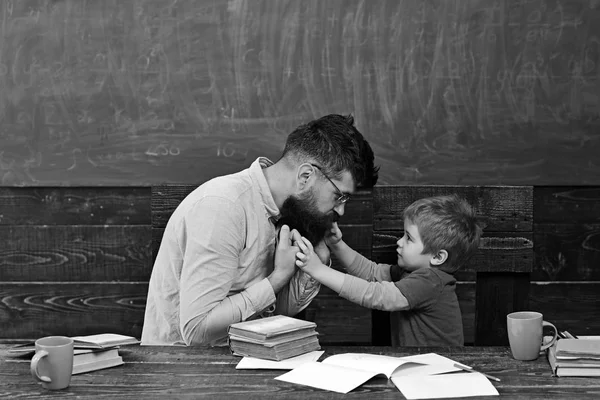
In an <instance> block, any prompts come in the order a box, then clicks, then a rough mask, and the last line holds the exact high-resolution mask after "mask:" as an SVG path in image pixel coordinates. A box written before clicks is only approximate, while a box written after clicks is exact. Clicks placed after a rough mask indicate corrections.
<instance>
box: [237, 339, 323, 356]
mask: <svg viewBox="0 0 600 400" xmlns="http://www.w3.org/2000/svg"><path fill="white" fill-rule="evenodd" d="M229 347H230V349H231V352H232V353H233V354H236V355H240V356H246V357H254V358H262V359H265V360H274V361H281V360H285V359H288V358H291V357H296V356H299V355H301V354H305V353H308V352H310V351H314V350H320V349H321V346H320V345H319V340H318V339H317V336H316V335H315V336H310V337H306V338H301V339H298V340H292V341H289V342H284V343H280V344H277V345H273V346H264V345H262V344H258V343H251V342H246V341H237V340H235V339H233V340H232V339H230V341H229Z"/></svg>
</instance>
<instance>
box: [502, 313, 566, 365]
mask: <svg viewBox="0 0 600 400" xmlns="http://www.w3.org/2000/svg"><path fill="white" fill-rule="evenodd" d="M545 326H547V327H551V328H552V329H554V337H553V338H552V340H551V341H550V342H548V343H546V344H543V343H542V332H543V329H544V327H545ZM506 328H507V332H508V342H509V343H510V350H511V352H512V355H513V357H514V358H515V360H522V361H530V360H535V359H537V358H538V357H539V355H540V351H542V350H546V349H547V348H548V347H550V346H552V345H553V344H554V342H556V337H557V335H558V331H557V330H556V327H555V326H554V325H553V324H551V323H550V322H546V321H544V317H543V315H542V314H540V313H539V312H535V311H519V312H514V313H510V314H508V315H507V316H506Z"/></svg>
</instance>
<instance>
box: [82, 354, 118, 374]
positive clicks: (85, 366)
mask: <svg viewBox="0 0 600 400" xmlns="http://www.w3.org/2000/svg"><path fill="white" fill-rule="evenodd" d="M123 364H125V363H124V362H123V358H122V357H121V356H117V357H115V358H107V359H103V360H97V361H90V362H86V363H81V364H75V360H73V375H77V374H83V373H84V372H91V371H97V370H99V369H105V368H111V367H116V366H119V365H123Z"/></svg>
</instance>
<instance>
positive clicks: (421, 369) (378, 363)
mask: <svg viewBox="0 0 600 400" xmlns="http://www.w3.org/2000/svg"><path fill="white" fill-rule="evenodd" d="M455 363H456V361H453V360H451V359H449V358H446V357H444V356H441V355H439V354H436V353H427V354H418V355H414V356H406V357H392V356H385V355H377V354H364V353H345V354H337V355H334V356H331V357H328V358H326V359H325V360H323V362H314V361H313V362H306V363H303V364H302V365H300V366H299V367H297V368H294V369H293V370H291V371H290V372H287V373H285V374H283V375H280V376H278V377H276V378H275V379H278V380H281V381H285V382H290V383H296V384H300V385H307V386H312V387H316V388H319V389H324V390H330V391H334V392H338V393H348V392H350V391H351V390H353V389H355V388H357V387H358V386H360V385H362V384H363V383H365V382H366V381H368V380H369V379H371V378H373V377H375V376H382V377H387V378H388V379H391V381H392V382H393V383H394V385H395V386H396V387H397V388H398V389H399V390H400V391H401V392H402V394H403V395H404V396H405V397H406V398H407V399H427V398H436V397H440V394H439V393H437V392H436V390H435V388H436V387H443V388H444V390H443V397H461V396H486V395H498V391H497V390H496V388H495V387H494V386H493V385H492V384H491V383H490V382H489V380H488V379H487V378H486V377H484V376H483V375H482V374H479V373H476V372H467V373H464V372H459V371H462V370H461V369H460V368H457V367H455V366H454V364H455ZM449 373H452V374H449ZM442 374H444V375H442Z"/></svg>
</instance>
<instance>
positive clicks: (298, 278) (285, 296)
mask: <svg viewBox="0 0 600 400" xmlns="http://www.w3.org/2000/svg"><path fill="white" fill-rule="evenodd" d="M320 288H321V284H320V283H319V282H317V281H316V280H314V279H313V278H312V277H311V276H310V275H308V274H307V273H305V272H304V271H302V270H301V269H297V270H296V272H295V273H294V275H293V276H292V279H290V281H289V282H288V284H287V285H286V286H284V287H283V289H282V290H281V291H280V292H279V293H278V294H277V303H276V308H275V314H283V315H288V316H294V315H296V314H298V313H299V312H300V311H302V310H304V309H305V308H306V307H307V306H308V305H309V304H310V302H311V301H312V300H313V299H314V298H315V296H316V295H317V294H318V293H319V289H320Z"/></svg>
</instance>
